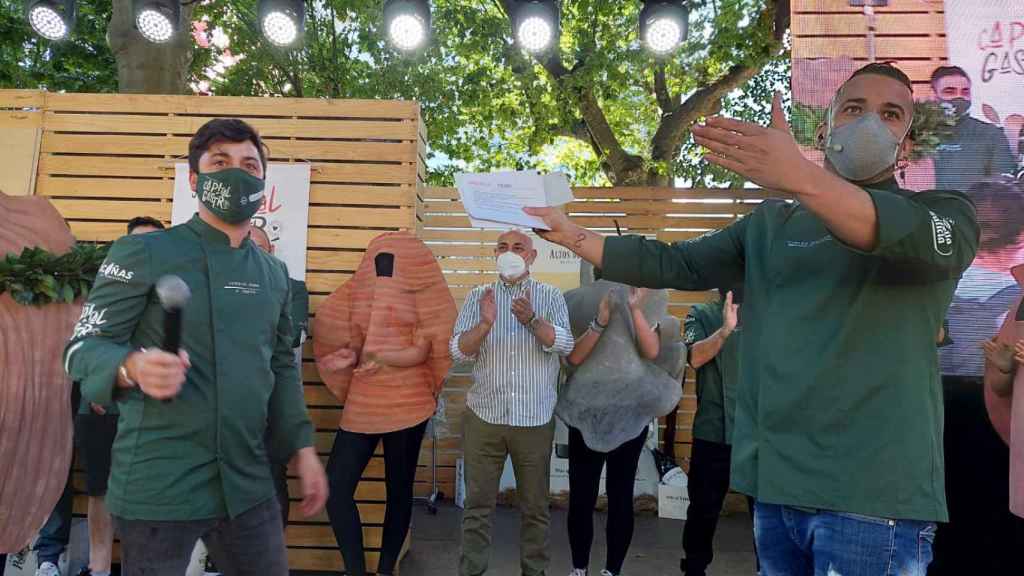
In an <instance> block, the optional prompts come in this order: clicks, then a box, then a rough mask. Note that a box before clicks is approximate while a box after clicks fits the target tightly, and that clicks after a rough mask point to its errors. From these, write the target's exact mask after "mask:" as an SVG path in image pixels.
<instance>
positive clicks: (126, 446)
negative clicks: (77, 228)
mask: <svg viewBox="0 0 1024 576" xmlns="http://www.w3.org/2000/svg"><path fill="white" fill-rule="evenodd" d="M165 274H175V275H177V276H179V277H181V279H182V280H184V281H185V283H186V284H188V286H189V288H190V289H191V291H192V299H191V301H190V302H189V303H188V305H187V307H186V308H185V310H184V313H183V317H184V323H183V329H182V348H184V349H185V350H186V351H187V352H188V353H189V356H190V358H191V362H192V367H191V368H190V369H189V371H188V374H187V377H186V381H185V383H184V386H183V387H182V390H181V393H180V394H179V395H178V396H177V397H176V398H175V399H174V400H172V401H170V402H166V403H165V402H160V401H157V400H154V399H152V398H149V397H147V396H145V395H144V394H143V393H142V392H141V390H139V389H138V388H131V389H120V388H116V384H115V381H116V376H117V370H118V367H119V366H120V365H121V363H122V361H123V360H124V358H125V356H127V355H128V353H129V352H131V351H132V350H137V349H139V348H141V347H147V348H158V347H160V345H161V343H162V341H163V334H164V331H163V318H164V313H163V310H162V308H161V306H160V303H159V301H158V300H157V296H156V293H155V290H153V286H154V285H155V283H156V281H157V279H159V278H160V277H161V276H163V275H165ZM290 308H291V293H290V282H289V278H288V273H287V269H286V267H285V265H284V263H283V262H281V261H279V260H277V259H276V258H274V257H273V256H270V255H268V254H266V253H264V252H263V251H262V250H260V249H259V247H257V246H256V245H255V244H253V243H252V242H251V241H249V240H248V239H246V240H244V241H243V242H242V244H241V245H240V247H238V248H232V247H231V246H230V244H229V241H228V237H227V236H226V235H225V234H223V233H222V232H220V231H218V230H216V229H215V228H213V227H211V226H209V225H207V224H206V223H204V222H203V221H202V220H200V219H199V218H198V216H196V217H193V218H192V220H190V221H189V222H188V223H186V224H182V225H180V226H175V227H173V228H170V229H169V230H166V231H163V232H154V233H152V234H140V235H136V236H126V237H124V238H121V239H120V240H118V241H117V242H115V243H114V244H113V246H111V248H110V252H109V255H108V256H107V259H106V261H105V262H104V263H103V266H102V267H101V268H100V271H99V274H97V276H96V283H95V285H94V287H93V290H92V292H90V294H89V299H88V301H87V302H86V304H85V306H84V309H83V311H82V317H81V319H80V320H79V321H78V324H77V325H76V326H75V329H74V334H73V336H72V338H71V341H70V342H69V343H68V345H67V348H66V349H65V353H64V356H65V366H66V368H67V371H68V373H69V374H70V375H71V377H72V379H74V380H78V381H80V382H81V385H82V395H83V396H84V397H85V398H86V399H88V400H89V401H92V402H96V403H98V404H110V403H111V400H112V399H113V400H115V401H116V403H117V406H118V408H119V409H120V412H121V415H120V419H119V422H118V431H117V438H116V439H115V441H114V448H113V454H112V464H111V472H110V482H109V488H108V492H107V506H108V508H109V509H110V511H111V513H112V514H114V515H116V516H119V517H122V518H127V519H142V520H197V519H206V518H219V517H224V516H231V517H235V516H237V515H239V514H241V513H243V512H245V511H247V510H249V509H251V508H252V507H253V506H256V505H258V504H260V503H262V502H264V501H266V500H269V499H271V498H273V497H274V484H273V481H272V480H271V473H270V466H269V465H268V459H269V458H270V457H271V456H273V457H274V458H275V459H276V460H278V461H282V460H287V459H288V457H289V456H290V455H292V454H294V453H295V452H296V451H297V450H299V449H300V448H303V447H306V446H312V445H313V442H312V440H313V438H312V433H313V429H312V424H311V423H310V420H309V416H308V414H307V412H306V406H305V402H304V399H303V394H302V383H301V380H300V378H299V372H298V369H297V367H296V365H295V356H294V353H293V351H292V346H291V345H292V321H291V313H290ZM265 438H266V439H267V442H266V443H265V442H264V440H265ZM268 451H269V452H271V454H268Z"/></svg>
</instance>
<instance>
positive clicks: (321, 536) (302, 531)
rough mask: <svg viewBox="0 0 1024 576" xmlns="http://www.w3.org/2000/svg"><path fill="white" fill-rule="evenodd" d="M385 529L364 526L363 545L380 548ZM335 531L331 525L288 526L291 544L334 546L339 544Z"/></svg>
mask: <svg viewBox="0 0 1024 576" xmlns="http://www.w3.org/2000/svg"><path fill="white" fill-rule="evenodd" d="M382 536H383V529H382V528H378V527H376V526H365V525H364V526H363V546H364V547H366V548H380V546H381V540H382ZM337 543H338V542H337V540H335V539H334V531H333V530H331V527H330V525H299V526H289V527H288V545H289V546H311V547H334V546H337Z"/></svg>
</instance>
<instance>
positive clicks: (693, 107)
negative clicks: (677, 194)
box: [651, 0, 790, 163]
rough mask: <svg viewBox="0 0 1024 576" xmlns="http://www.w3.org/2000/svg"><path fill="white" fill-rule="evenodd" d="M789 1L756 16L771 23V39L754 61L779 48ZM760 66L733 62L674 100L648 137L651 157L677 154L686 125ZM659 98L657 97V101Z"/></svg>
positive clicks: (669, 158) (713, 108) (717, 106)
mask: <svg viewBox="0 0 1024 576" xmlns="http://www.w3.org/2000/svg"><path fill="white" fill-rule="evenodd" d="M789 2H790V0H773V1H772V2H769V3H768V5H767V6H765V9H764V10H763V11H762V12H761V14H760V15H759V16H758V25H764V26H768V25H771V26H772V37H773V39H774V40H775V41H774V43H773V45H772V46H771V47H770V52H769V53H767V54H764V55H763V59H762V58H759V59H758V61H764V60H767V59H768V58H771V57H772V56H774V55H775V54H776V53H778V52H779V51H780V50H781V49H782V38H783V37H784V36H785V34H786V29H787V28H788V27H789ZM769 23H770V24H769ZM763 67H764V66H763V64H756V63H755V64H736V65H733V66H732V67H731V68H729V71H728V72H726V73H725V75H724V76H722V77H721V78H719V79H718V80H716V81H714V82H712V83H711V84H710V85H708V86H705V87H703V88H701V89H699V90H697V91H696V92H694V93H693V94H691V95H690V97H689V98H687V99H686V101H685V102H681V103H679V104H677V105H676V106H675V107H674V108H673V109H672V111H671V112H669V113H666V114H665V115H664V116H663V118H662V120H661V124H660V125H659V126H658V131H657V132H656V133H655V134H654V137H653V138H652V139H651V157H652V159H654V160H655V161H662V162H668V163H671V162H673V161H674V160H675V158H676V157H677V156H678V155H679V151H680V149H681V148H682V143H683V139H684V138H685V136H686V135H687V134H688V133H689V128H690V126H691V125H692V124H693V123H694V122H695V121H696V120H697V119H698V118H700V117H702V116H710V115H713V114H717V113H718V111H719V110H721V108H722V98H724V97H725V96H727V95H728V94H729V92H731V91H733V90H734V89H736V88H737V87H739V86H742V85H743V84H744V83H746V82H747V81H748V80H750V79H751V78H753V77H754V76H756V75H757V74H758V72H760V71H761V69H762V68H763ZM655 78H656V79H657V77H655ZM660 101H661V98H660V97H659V104H660Z"/></svg>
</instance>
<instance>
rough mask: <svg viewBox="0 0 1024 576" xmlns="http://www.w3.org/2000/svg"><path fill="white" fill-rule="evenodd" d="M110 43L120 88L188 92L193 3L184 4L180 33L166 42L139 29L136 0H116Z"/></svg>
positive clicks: (108, 36)
mask: <svg viewBox="0 0 1024 576" xmlns="http://www.w3.org/2000/svg"><path fill="white" fill-rule="evenodd" d="M113 3H114V4H113V8H114V10H113V15H112V16H111V18H110V25H109V26H107V43H108V44H110V50H111V52H113V53H114V58H115V59H116V60H117V83H118V90H119V91H120V92H122V93H133V94H185V93H186V92H188V82H187V81H188V71H189V65H190V64H191V63H192V49H193V42H192V5H191V4H190V5H188V6H182V7H181V22H180V23H179V27H178V33H177V34H176V35H175V37H174V38H173V39H172V40H171V41H170V42H167V43H165V44H154V43H152V42H149V41H147V40H146V39H145V38H143V37H142V35H141V34H139V31H138V30H136V29H135V15H134V14H133V13H132V0H113Z"/></svg>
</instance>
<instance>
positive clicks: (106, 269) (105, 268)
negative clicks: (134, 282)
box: [100, 262, 135, 284]
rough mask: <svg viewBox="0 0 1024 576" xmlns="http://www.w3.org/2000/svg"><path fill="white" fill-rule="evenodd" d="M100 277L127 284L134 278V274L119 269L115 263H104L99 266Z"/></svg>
mask: <svg viewBox="0 0 1024 576" xmlns="http://www.w3.org/2000/svg"><path fill="white" fill-rule="evenodd" d="M100 275H102V276H103V277H104V278H107V279H110V280H117V281H118V282H122V283H125V284H127V283H128V281H129V280H131V279H132V278H133V277H134V276H135V272H134V271H132V270H128V269H127V268H121V267H120V266H119V265H118V264H117V263H116V262H105V263H104V264H103V265H102V266H100Z"/></svg>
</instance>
